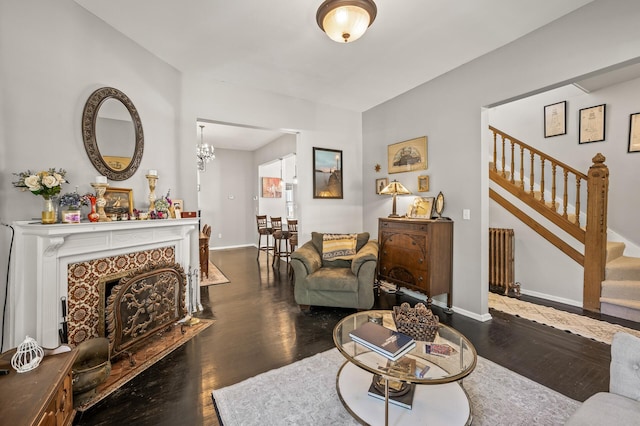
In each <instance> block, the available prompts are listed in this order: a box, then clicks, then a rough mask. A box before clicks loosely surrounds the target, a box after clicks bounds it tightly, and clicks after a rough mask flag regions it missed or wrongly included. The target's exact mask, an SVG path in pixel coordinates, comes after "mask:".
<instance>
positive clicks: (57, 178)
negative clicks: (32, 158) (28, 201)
mask: <svg viewBox="0 0 640 426" xmlns="http://www.w3.org/2000/svg"><path fill="white" fill-rule="evenodd" d="M66 174H67V172H66V170H64V169H58V170H57V171H56V169H49V170H44V171H41V172H32V171H31V170H27V171H26V172H20V173H14V176H18V180H17V181H16V182H13V186H15V187H16V188H19V189H20V190H21V191H30V192H31V193H32V194H33V195H42V197H43V198H44V199H45V200H48V199H50V198H51V197H52V196H54V195H57V194H59V193H60V188H61V186H62V184H63V183H67V181H66V180H65V179H64V177H65V175H66Z"/></svg>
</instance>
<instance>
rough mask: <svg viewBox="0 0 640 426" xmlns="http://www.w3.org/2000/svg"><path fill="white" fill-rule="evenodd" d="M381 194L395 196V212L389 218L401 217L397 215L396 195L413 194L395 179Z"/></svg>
mask: <svg viewBox="0 0 640 426" xmlns="http://www.w3.org/2000/svg"><path fill="white" fill-rule="evenodd" d="M380 194H386V195H393V211H392V212H391V214H390V215H389V217H400V216H399V215H398V214H397V213H396V195H398V194H400V195H408V194H411V191H409V190H408V189H407V188H405V187H404V185H402V184H401V183H400V182H398V181H397V180H395V179H394V180H393V181H392V182H391V183H390V184H389V185H387V186H385V187H384V188H383V189H382V191H380Z"/></svg>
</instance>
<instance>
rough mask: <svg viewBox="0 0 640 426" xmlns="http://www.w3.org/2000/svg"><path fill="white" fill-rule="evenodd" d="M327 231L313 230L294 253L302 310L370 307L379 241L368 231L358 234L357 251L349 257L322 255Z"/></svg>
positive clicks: (295, 293)
mask: <svg viewBox="0 0 640 426" xmlns="http://www.w3.org/2000/svg"><path fill="white" fill-rule="evenodd" d="M323 238H324V234H322V233H318V232H312V233H311V241H308V242H306V243H305V244H303V245H302V246H300V247H299V248H298V249H297V250H296V251H294V252H293V254H292V255H291V266H292V268H293V274H294V285H295V287H294V296H295V300H296V303H298V305H299V306H300V309H302V310H303V311H305V310H309V308H310V306H335V307H341V308H356V309H371V308H372V307H373V302H374V290H373V284H374V281H375V278H376V265H377V263H378V242H377V241H376V240H369V233H368V232H363V233H360V234H357V243H356V247H355V254H354V255H352V256H350V258H349V259H343V258H338V259H336V260H329V259H326V258H323Z"/></svg>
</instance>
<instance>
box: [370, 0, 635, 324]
mask: <svg viewBox="0 0 640 426" xmlns="http://www.w3.org/2000/svg"><path fill="white" fill-rule="evenodd" d="M638 18H640V3H638V2H627V1H616V0H596V1H594V2H593V3H590V4H589V5H587V6H585V7H583V8H581V9H579V10H577V11H576V12H574V13H571V14H569V15H567V16H565V17H563V18H560V19H558V20H556V21H554V22H552V23H551V24H549V25H547V26H545V27H544V28H542V29H539V30H537V31H535V32H533V33H531V34H528V35H527V36H524V37H522V38H521V39H519V40H516V41H515V42H513V43H510V44H509V45H507V46H504V47H502V48H500V49H497V50H495V51H493V52H491V53H489V54H487V55H484V56H482V57H481V58H478V59H476V60H474V61H472V62H469V63H468V64H465V65H463V66H461V67H459V68H458V69H456V70H453V71H452V72H449V73H448V74H445V75H443V76H441V77H439V78H437V79H435V80H433V81H430V82H428V83H426V84H423V85H421V86H419V87H417V88H415V89H413V90H411V91H409V92H407V93H405V94H403V95H401V96H398V97H397V98H395V99H393V100H391V101H389V102H386V103H384V104H382V105H379V106H377V107H375V108H372V109H371V110H369V111H367V112H365V113H364V116H363V138H364V146H366V150H365V151H364V160H363V164H364V169H363V170H364V182H365V186H364V187H365V188H370V187H371V188H372V187H373V182H374V181H375V179H376V178H378V177H380V176H381V175H384V173H385V172H386V167H385V164H386V147H387V145H389V144H391V143H395V142H398V141H403V140H406V139H409V138H413V137H416V136H421V135H426V136H428V138H429V169H428V170H427V174H428V175H429V176H430V178H431V187H432V188H433V190H432V193H435V191H439V190H442V192H443V193H444V196H445V200H446V208H445V215H446V216H449V217H451V218H452V219H453V220H454V221H455V226H454V259H453V261H454V274H453V280H454V283H453V304H454V306H455V307H456V309H458V311H464V312H467V313H469V314H470V315H475V316H478V317H481V316H483V317H484V318H486V317H487V316H486V315H485V314H486V313H487V312H488V309H487V289H488V283H487V281H488V277H487V264H488V254H487V246H488V232H487V228H488V225H489V222H488V217H489V202H488V186H489V185H488V176H487V175H488V156H487V154H486V152H485V150H484V149H482V145H483V143H487V144H488V141H484V142H483V141H482V135H483V134H484V130H483V129H484V127H485V126H486V124H487V123H486V122H483V120H482V116H481V110H482V108H483V107H485V106H490V105H496V104H499V103H503V102H506V101H508V100H513V99H516V98H520V97H523V96H525V95H527V94H532V93H536V92H540V91H542V90H544V89H549V88H552V87H558V86H561V85H564V84H565V83H566V82H568V81H569V80H574V79H576V78H577V77H580V76H585V75H588V74H590V73H594V72H597V71H598V70H601V69H604V68H606V67H609V66H612V65H615V64H620V63H623V62H626V61H630V60H634V59H636V58H638V57H640V27H638V25H637V24H636V22H637V20H638ZM594 29H597V34H598V36H597V37H594ZM587 41H588V43H587ZM376 163H379V164H382V165H383V173H380V174H377V173H375V171H374V170H373V166H374V165H375V164H376ZM416 174H417V173H414V174H407V173H405V174H400V175H394V176H393V177H396V176H397V177H398V178H399V180H401V181H403V183H404V181H408V182H409V183H410V185H413V186H411V187H410V188H409V189H411V190H414V189H415V185H417V183H413V184H411V181H414V182H415V180H416V177H415V175H416ZM405 176H406V177H405ZM388 203H389V201H386V202H385V201H384V200H383V199H381V198H379V197H378V196H376V195H375V193H374V192H373V189H371V190H365V191H364V211H365V217H364V224H365V228H369V229H374V228H375V227H376V222H377V218H378V217H379V216H383V215H386V214H388V213H387V209H388ZM398 208H399V209H400V210H402V207H400V206H399V207H398ZM463 209H470V210H471V220H469V221H466V220H462V210H463ZM559 285H561V283H559Z"/></svg>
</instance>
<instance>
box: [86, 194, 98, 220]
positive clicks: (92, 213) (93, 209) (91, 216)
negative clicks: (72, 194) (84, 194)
mask: <svg viewBox="0 0 640 426" xmlns="http://www.w3.org/2000/svg"><path fill="white" fill-rule="evenodd" d="M89 202H90V203H91V211H90V212H89V214H88V215H87V218H88V219H89V221H91V222H97V221H99V220H100V215H99V214H98V212H97V211H96V199H95V198H93V197H92V198H90V199H89Z"/></svg>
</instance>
